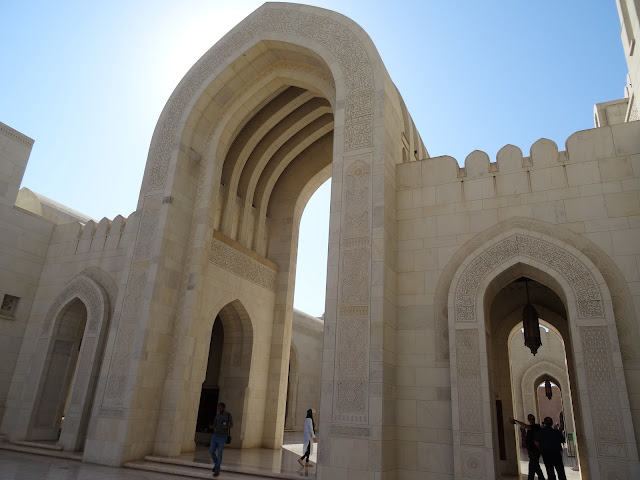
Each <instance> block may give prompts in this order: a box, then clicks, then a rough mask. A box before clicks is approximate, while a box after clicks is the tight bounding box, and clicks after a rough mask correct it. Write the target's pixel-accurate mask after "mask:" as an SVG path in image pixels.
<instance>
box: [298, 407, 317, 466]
mask: <svg viewBox="0 0 640 480" xmlns="http://www.w3.org/2000/svg"><path fill="white" fill-rule="evenodd" d="M314 413H315V411H314V410H313V409H312V408H310V409H309V410H307V418H305V419H304V437H303V443H302V451H303V452H304V454H303V455H302V456H301V457H300V458H299V459H298V463H299V464H300V465H302V466H303V467H313V465H311V462H310V461H309V455H311V454H312V453H313V444H314V443H315V442H317V439H316V426H315V423H314V422H313V414H314ZM305 459H306V462H303V460H305Z"/></svg>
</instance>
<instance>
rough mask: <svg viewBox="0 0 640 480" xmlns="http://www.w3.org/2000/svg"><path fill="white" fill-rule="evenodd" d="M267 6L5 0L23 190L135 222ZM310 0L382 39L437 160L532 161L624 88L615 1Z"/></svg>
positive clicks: (317, 232)
mask: <svg viewBox="0 0 640 480" xmlns="http://www.w3.org/2000/svg"><path fill="white" fill-rule="evenodd" d="M261 3H262V2H260V1H248V0H246V1H245V0H235V1H229V0H224V1H218V0H206V1H205V0H182V1H177V0H145V1H136V0H128V1H123V0H111V1H108V2H106V1H91V2H88V1H66V0H61V1H58V2H50V1H31V0H21V1H10V0H0V41H1V42H2V45H3V46H4V48H3V52H2V63H1V65H2V66H1V67H0V68H1V72H2V73H1V74H0V92H1V93H0V121H2V122H4V123H6V124H8V125H9V126H11V127H13V128H15V129H17V130H19V131H20V132H22V133H24V134H25V135H28V136H30V137H31V138H33V139H35V144H34V147H33V151H32V154H31V159H30V161H29V165H28V167H27V171H26V173H25V177H24V180H23V183H22V185H23V186H26V187H28V188H31V189H32V190H35V191H37V192H39V193H41V194H43V195H46V196H48V197H51V198H53V199H54V200H56V201H59V202H61V203H63V204H66V205H68V206H70V207H72V208H74V209H76V210H80V211H82V212H84V213H86V214H88V215H90V216H92V217H95V218H97V219H100V218H102V217H104V216H107V217H109V218H113V217H114V216H116V215H118V214H122V215H124V216H128V215H129V214H130V213H131V212H132V211H133V210H135V208H136V202H137V197H138V193H139V188H140V183H141V180H142V174H143V170H144V165H145V162H146V158H147V150H148V147H149V143H150V140H151V135H152V133H153V129H154V128H155V124H156V121H157V119H158V116H159V115H160V112H161V110H162V108H163V106H164V104H165V102H166V101H167V99H168V98H169V95H170V94H171V92H172V91H173V89H174V88H175V86H176V85H177V84H178V82H179V81H180V79H181V78H182V77H183V75H184V74H185V73H186V72H187V70H188V69H189V68H190V67H191V66H192V65H193V63H195V62H196V61H197V59H198V58H200V57H201V56H202V55H203V54H204V53H205V52H206V51H207V50H208V49H209V48H210V47H211V46H213V44H214V43H215V42H216V41H217V40H218V39H219V38H220V37H221V36H222V35H224V34H225V33H226V32H227V31H229V30H230V29H231V28H232V27H233V26H234V25H236V24H237V23H238V22H239V21H241V20H242V19H243V18H244V17H246V16H247V15H248V14H249V13H251V12H252V11H253V10H255V9H256V8H257V7H258V6H259V5H260V4H261ZM310 3H312V4H314V5H317V6H321V7H324V8H328V9H331V10H335V11H337V12H340V13H342V14H344V15H346V16H348V17H350V18H351V19H353V20H354V21H355V22H357V23H358V24H360V26H362V27H363V28H364V30H365V31H366V32H367V33H368V34H369V35H370V36H371V38H372V40H373V42H374V43H375V45H376V46H377V48H378V50H379V52H380V55H381V56H382V59H383V61H384V63H385V65H386V67H387V70H388V71H389V74H390V75H391V78H392V79H393V80H394V82H395V83H396V85H397V86H398V88H399V90H400V92H401V94H402V95H403V97H404V100H405V103H406V104H407V107H408V108H409V111H410V113H411V115H412V116H413V119H414V121H415V122H416V124H417V126H418V129H419V131H420V134H421V135H422V139H423V140H424V142H425V144H426V146H427V149H428V150H429V153H430V154H431V156H438V155H451V156H453V157H455V158H457V159H458V161H459V162H460V163H463V162H464V158H465V157H466V156H467V155H468V154H469V153H470V152H472V151H473V150H476V149H479V150H484V151H486V152H487V153H488V154H489V156H490V157H491V158H495V154H496V152H497V151H498V150H499V149H500V148H501V147H502V146H503V145H505V144H508V143H511V144H514V145H516V146H518V147H520V148H521V149H522V150H523V152H524V154H525V155H527V154H528V151H529V147H530V146H531V144H532V143H534V142H535V141H536V140H537V139H539V138H541V137H546V138H550V139H552V140H554V141H555V142H557V143H558V145H559V146H560V149H561V150H562V149H564V142H565V140H566V138H567V137H568V136H569V135H571V133H573V132H575V131H577V130H583V129H586V128H592V127H593V104H594V103H596V102H603V101H608V100H614V99H617V98H620V97H622V93H623V87H624V85H625V75H626V72H627V70H626V65H625V63H624V56H623V53H622V47H621V43H620V23H619V20H618V14H617V11H616V7H615V1H614V0H600V1H587V2H585V1H575V0H561V1H558V0H540V1H535V2H528V1H517V0H503V1H486V2H479V1H477V0H475V1H466V0H459V1H455V2H453V1H445V0H438V1H427V0H424V1H413V2H412V1H405V0H395V1H384V2H383V1H375V0H373V1H372V0H369V1H360V0H356V1H352V0H349V1H344V0H342V1H334V0H327V1H313V2H310ZM318 196H319V197H321V198H318V199H313V200H312V201H311V202H310V207H309V209H311V208H312V206H313V208H314V210H313V213H312V214H311V216H312V217H313V219H314V220H313V224H312V225H307V226H306V227H305V223H310V222H305V220H304V219H303V229H304V230H305V231H306V234H307V235H308V236H305V231H303V232H302V234H301V242H300V243H301V247H300V253H299V257H298V258H299V266H300V267H299V270H298V282H297V285H298V286H297V288H296V300H295V306H296V308H299V309H301V310H304V311H307V312H308V313H311V314H314V315H321V314H322V312H323V310H324V275H325V270H326V250H327V247H326V242H327V240H326V239H327V233H326V232H327V225H328V212H329V207H328V198H329V186H328V185H326V186H325V187H323V188H321V189H320V190H319V192H318ZM316 200H317V201H316ZM311 204H313V205H311ZM316 204H317V205H316ZM305 215H307V213H305ZM321 225H324V226H322V227H321ZM307 251H308V252H307ZM305 266H307V267H308V270H309V273H305V272H301V269H302V268H303V267H305Z"/></svg>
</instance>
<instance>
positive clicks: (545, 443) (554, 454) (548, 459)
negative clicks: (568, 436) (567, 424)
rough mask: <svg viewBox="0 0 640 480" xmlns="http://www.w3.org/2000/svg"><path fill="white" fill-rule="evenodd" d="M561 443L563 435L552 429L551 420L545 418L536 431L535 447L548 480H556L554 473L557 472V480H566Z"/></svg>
mask: <svg viewBox="0 0 640 480" xmlns="http://www.w3.org/2000/svg"><path fill="white" fill-rule="evenodd" d="M563 443H564V435H562V433H560V431H559V430H556V429H555V428H553V419H552V418H551V417H545V419H544V427H543V428H541V429H540V430H538V434H537V436H536V445H537V446H538V448H540V451H541V452H542V460H544V468H546V469H547V477H549V480H556V474H555V472H558V480H567V476H566V475H565V473H564V464H563V463H562V444H563ZM554 469H555V472H554Z"/></svg>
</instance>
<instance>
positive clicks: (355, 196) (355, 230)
mask: <svg viewBox="0 0 640 480" xmlns="http://www.w3.org/2000/svg"><path fill="white" fill-rule="evenodd" d="M370 183H371V169H370V167H369V165H367V164H366V163H365V162H363V161H361V160H357V161H355V162H353V163H352V164H351V165H349V167H348V169H347V172H346V176H345V193H344V200H343V206H344V209H345V211H344V225H343V234H342V236H343V237H355V236H358V235H370V233H371V232H370V231H369V230H370V228H369V209H370V202H369V192H370ZM343 242H344V241H343ZM352 242H354V243H356V244H358V243H360V244H362V240H360V241H357V240H353V241H352ZM367 244H368V242H367ZM354 246H355V245H354Z"/></svg>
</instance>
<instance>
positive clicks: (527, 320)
mask: <svg viewBox="0 0 640 480" xmlns="http://www.w3.org/2000/svg"><path fill="white" fill-rule="evenodd" d="M524 284H525V288H526V290H527V304H526V305H525V306H524V309H523V310H522V326H523V327H524V344H525V346H526V347H528V348H529V350H531V353H532V354H533V356H534V357H535V355H536V353H538V348H539V347H540V345H542V340H540V324H539V323H538V311H537V310H536V309H535V308H534V306H533V305H531V302H529V283H528V282H527V280H526V279H525V283H524Z"/></svg>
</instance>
